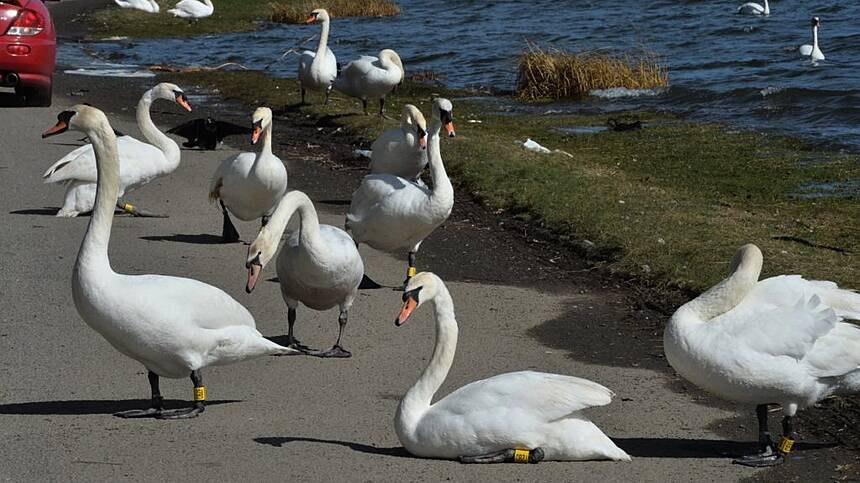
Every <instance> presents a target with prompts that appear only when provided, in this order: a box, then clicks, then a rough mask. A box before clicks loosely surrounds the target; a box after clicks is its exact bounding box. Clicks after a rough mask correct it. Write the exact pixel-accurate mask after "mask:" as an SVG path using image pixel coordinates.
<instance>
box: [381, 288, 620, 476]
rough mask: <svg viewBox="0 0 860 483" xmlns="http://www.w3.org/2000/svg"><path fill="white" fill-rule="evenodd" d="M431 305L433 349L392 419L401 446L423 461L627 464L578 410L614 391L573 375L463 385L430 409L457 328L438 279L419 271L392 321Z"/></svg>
mask: <svg viewBox="0 0 860 483" xmlns="http://www.w3.org/2000/svg"><path fill="white" fill-rule="evenodd" d="M425 303H429V304H431V305H432V306H433V308H434V311H435V317H436V346H435V348H434V349H433V356H432V357H431V359H430V362H429V363H428V364H427V368H426V369H425V370H424V372H423V373H422V374H421V377H420V378H419V379H418V381H416V382H415V385H413V386H412V388H411V389H409V391H407V392H406V395H405V396H403V400H401V401H400V405H399V406H398V408H397V414H396V416H395V417H394V429H395V431H396V432H397V438H398V439H399V440H400V443H401V444H402V445H403V446H404V447H405V448H406V449H407V450H408V451H409V452H410V453H412V454H414V455H416V456H422V457H428V458H445V459H460V460H461V461H463V462H468V463H493V462H504V461H511V460H514V459H517V458H520V457H522V458H528V457H529V453H531V454H532V455H533V456H532V460H533V462H534V460H540V459H546V460H595V459H610V460H619V461H629V460H630V456H628V455H627V453H625V452H624V450H622V449H621V448H619V447H618V446H616V445H615V443H613V442H612V440H611V439H609V438H608V437H607V436H606V435H605V434H603V432H602V431H601V430H600V428H598V427H597V426H596V425H595V424H594V423H592V422H591V421H590V420H589V419H588V418H587V417H586V416H585V414H583V413H582V410H584V409H587V408H589V407H594V406H605V405H607V404H609V403H610V402H611V401H612V396H613V393H612V391H610V390H609V389H607V388H605V387H603V386H601V385H600V384H597V383H595V382H592V381H589V380H586V379H580V378H578V377H572V376H564V375H560V374H547V373H542V372H533V371H521V372H510V373H507V374H499V375H497V376H494V377H491V378H489V379H484V380H481V381H475V382H473V383H471V384H467V385H465V386H463V387H461V388H460V389H457V390H456V391H454V392H452V393H451V394H449V395H447V396H445V397H444V398H442V399H439V400H438V401H436V402H435V403H432V400H433V395H434V394H435V393H436V391H438V390H439V387H440V386H441V385H442V383H443V382H444V381H445V378H446V377H447V375H448V371H449V370H450V369H451V365H452V363H453V362H454V353H455V351H456V349H457V335H458V327H457V320H456V319H455V317H454V302H453V301H452V299H451V294H450V293H448V289H447V288H446V287H445V284H444V283H443V282H442V280H441V279H440V278H439V277H437V276H436V275H434V274H432V273H429V272H422V273H419V274H417V275H415V276H414V277H412V279H410V280H409V283H408V284H407V285H406V291H405V292H404V294H403V306H402V308H401V309H400V313H399V314H398V316H397V318H396V319H395V321H394V323H395V325H397V326H398V327H399V326H401V325H403V324H404V323H405V322H406V320H407V319H408V318H409V317H410V316H411V315H412V313H413V312H414V311H415V309H417V308H418V307H420V306H421V305H423V304H425Z"/></svg>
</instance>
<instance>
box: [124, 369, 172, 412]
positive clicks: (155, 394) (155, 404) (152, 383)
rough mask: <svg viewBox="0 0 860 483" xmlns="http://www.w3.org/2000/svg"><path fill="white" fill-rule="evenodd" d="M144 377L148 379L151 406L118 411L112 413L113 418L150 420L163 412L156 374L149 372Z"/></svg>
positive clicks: (162, 400)
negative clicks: (150, 391) (150, 390)
mask: <svg viewBox="0 0 860 483" xmlns="http://www.w3.org/2000/svg"><path fill="white" fill-rule="evenodd" d="M146 377H147V378H148V379H149V388H150V389H152V405H151V406H150V407H149V408H147V409H130V410H128V411H120V412H118V413H114V414H113V415H114V416H116V417H118V418H152V417H156V416H157V415H158V414H159V413H160V412H161V411H162V410H164V399H163V398H162V397H161V391H160V390H159V388H158V374H156V373H154V372H152V371H149V372H147V374H146Z"/></svg>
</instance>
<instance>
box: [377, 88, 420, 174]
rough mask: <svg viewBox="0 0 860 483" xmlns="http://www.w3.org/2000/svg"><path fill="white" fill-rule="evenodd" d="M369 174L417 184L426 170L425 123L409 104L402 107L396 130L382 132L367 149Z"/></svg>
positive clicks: (416, 109)
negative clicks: (392, 176)
mask: <svg viewBox="0 0 860 483" xmlns="http://www.w3.org/2000/svg"><path fill="white" fill-rule="evenodd" d="M370 149H371V152H370V172H371V173H388V174H393V175H395V176H400V177H401V178H406V179H410V180H417V179H418V177H419V176H420V175H421V172H422V171H424V167H425V166H427V121H425V120H424V115H423V114H421V111H419V110H418V108H417V107H415V106H413V105H412V104H406V105H405V106H403V115H402V116H401V117H400V127H396V128H394V129H389V130H387V131H385V132H383V133H382V134H381V135H380V136H379V137H378V138H376V140H375V141H373V144H372V145H371V146H370Z"/></svg>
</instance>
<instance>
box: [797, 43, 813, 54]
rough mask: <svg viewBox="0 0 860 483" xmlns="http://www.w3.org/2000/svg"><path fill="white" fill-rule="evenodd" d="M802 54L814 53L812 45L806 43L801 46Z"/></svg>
mask: <svg viewBox="0 0 860 483" xmlns="http://www.w3.org/2000/svg"><path fill="white" fill-rule="evenodd" d="M799 50H800V55H812V46H811V45H809V44H804V45H801V46H800V49H799Z"/></svg>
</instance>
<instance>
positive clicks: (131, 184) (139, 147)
mask: <svg viewBox="0 0 860 483" xmlns="http://www.w3.org/2000/svg"><path fill="white" fill-rule="evenodd" d="M157 99H165V100H169V101H174V102H176V103H177V104H179V105H180V106H182V107H183V108H184V109H186V110H187V111H189V112H190V111H191V106H190V105H189V104H188V99H187V98H186V97H185V94H184V93H183V92H182V89H180V88H179V86H177V85H176V84H170V83H168V82H163V83H161V84H158V85H156V86H155V87H153V88H152V89H150V90H148V91H146V92H145V93H144V94H143V96H142V97H141V98H140V102H138V104H137V125H138V127H139V128H140V132H141V133H143V136H144V137H145V138H146V140H147V141H149V142H150V143H152V144H147V143H145V142H142V141H138V140H137V139H135V138H133V137H131V136H121V137H120V138H119V139H117V146H118V148H119V183H120V185H119V196H122V195H124V194H125V193H126V192H128V191H132V190H134V189H137V188H139V187H141V186H143V185H145V184H146V183H148V182H150V181H152V180H153V179H155V178H157V177H159V176H164V175H165V174H169V173H172V172H173V171H174V170H175V169H176V168H177V167H178V166H179V158H180V152H179V146H178V145H177V144H176V142H175V141H173V140H172V139H170V138H169V137H167V135H166V134H164V133H163V132H161V131H159V130H158V128H157V127H156V126H155V123H153V122H152V117H150V114H149V108H150V106H152V103H153V101H155V100H157ZM42 178H44V180H45V183H64V184H65V185H66V194H65V199H64V200H63V206H62V208H60V210H59V211H58V212H57V216H61V217H75V216H78V215H79V214H81V213H86V212H88V211H92V209H93V206H94V203H95V197H96V159H95V153H94V151H93V146H92V144H85V145H83V146H81V147H79V148H77V149H75V150H74V151H72V152H70V153H69V154H67V155H65V156H64V157H63V158H62V159H60V160H59V161H57V162H56V163H54V164H53V165H52V166H51V167H50V168H48V170H47V171H45V174H43V175H42ZM117 206H119V207H120V209H123V210H125V211H128V212H129V213H131V214H135V215H137V214H139V213H140V212H139V211H138V210H137V209H136V208H135V207H134V206H132V205H131V204H128V203H119V204H118V205H117Z"/></svg>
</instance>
